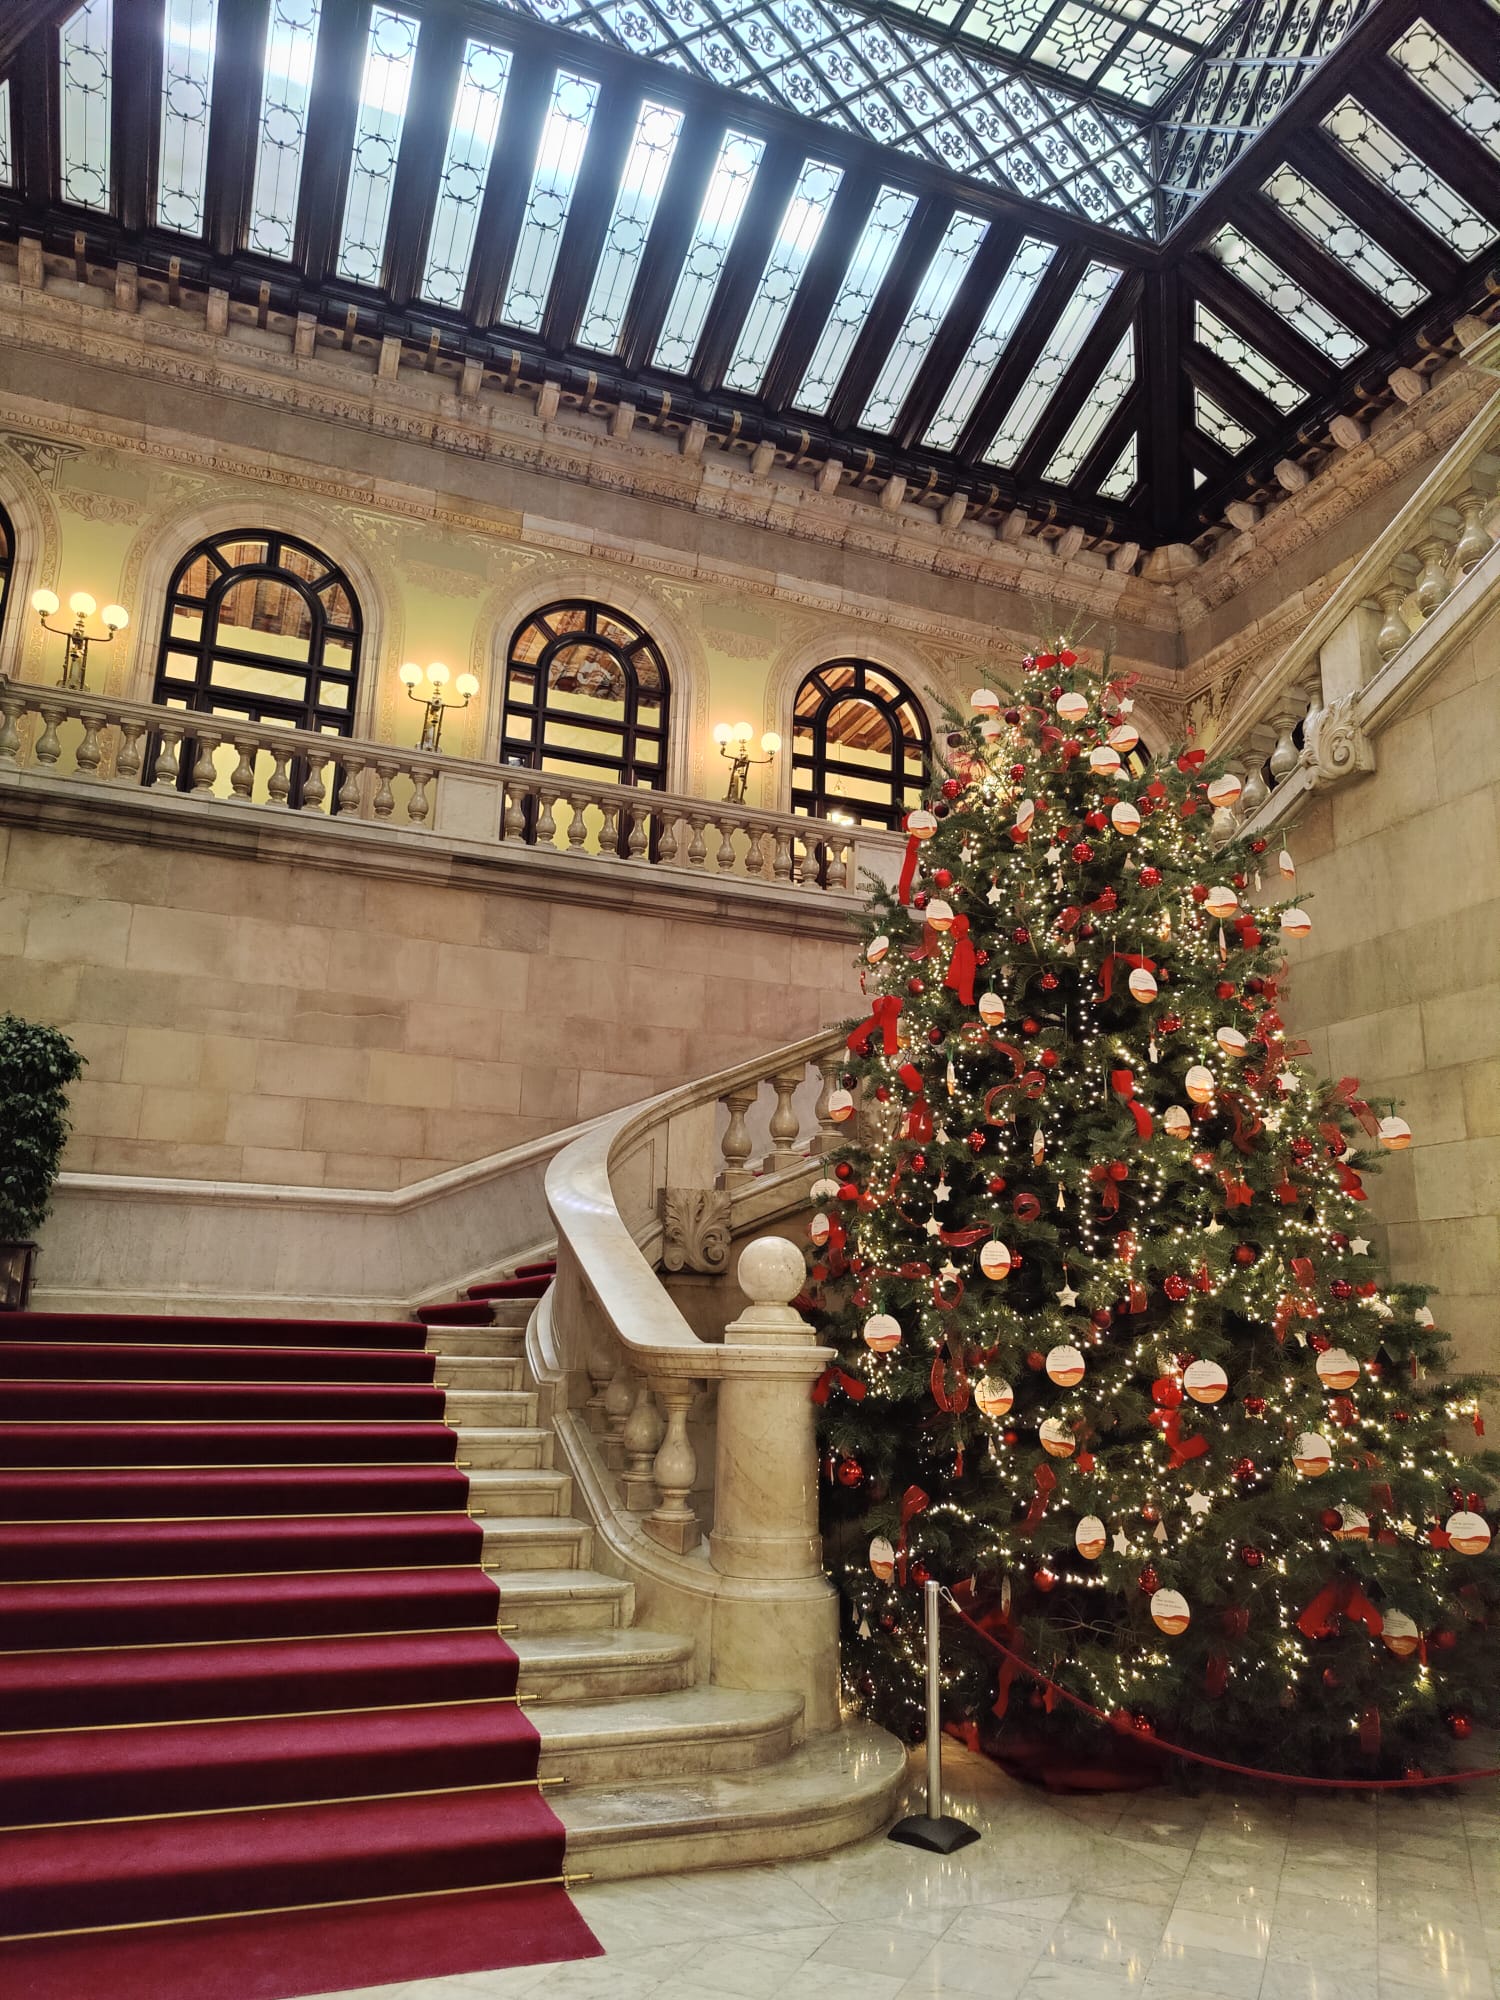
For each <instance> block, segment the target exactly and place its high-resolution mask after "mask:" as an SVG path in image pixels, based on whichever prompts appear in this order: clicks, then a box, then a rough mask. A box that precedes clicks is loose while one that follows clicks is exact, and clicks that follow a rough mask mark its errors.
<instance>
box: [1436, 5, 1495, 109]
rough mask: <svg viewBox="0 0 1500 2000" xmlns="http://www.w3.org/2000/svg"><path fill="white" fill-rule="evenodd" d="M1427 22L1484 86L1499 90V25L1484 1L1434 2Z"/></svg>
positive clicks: (1491, 9) (1493, 13)
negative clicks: (1487, 85)
mask: <svg viewBox="0 0 1500 2000" xmlns="http://www.w3.org/2000/svg"><path fill="white" fill-rule="evenodd" d="M1427 18H1428V19H1429V20H1430V21H1431V22H1432V24H1433V25H1434V26H1435V27H1436V29H1437V31H1438V33H1439V34H1440V35H1441V36H1442V38H1443V40H1444V41H1445V42H1447V43H1448V45H1449V46H1450V47H1451V48H1452V49H1454V50H1455V51H1456V53H1457V54H1459V55H1461V56H1462V57H1463V59H1464V61H1465V62H1466V63H1468V64H1469V65H1470V66H1471V67H1472V68H1474V69H1477V70H1478V72H1479V74H1480V75H1481V76H1482V77H1483V78H1484V80H1485V82H1486V83H1491V84H1493V85H1494V86H1495V88H1496V89H1497V90H1500V22H1497V20H1496V17H1495V10H1494V8H1493V7H1490V6H1489V5H1487V4H1486V0H1435V8H1434V11H1433V12H1432V13H1431V14H1429V15H1428V16H1427Z"/></svg>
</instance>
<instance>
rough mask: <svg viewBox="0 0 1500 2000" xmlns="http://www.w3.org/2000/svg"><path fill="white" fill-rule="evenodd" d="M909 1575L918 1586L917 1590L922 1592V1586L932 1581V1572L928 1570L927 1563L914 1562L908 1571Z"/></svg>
mask: <svg viewBox="0 0 1500 2000" xmlns="http://www.w3.org/2000/svg"><path fill="white" fill-rule="evenodd" d="M907 1575H908V1576H909V1577H910V1578H911V1580H912V1582H913V1583H914V1584H915V1585H916V1586H917V1589H918V1590H920V1589H921V1588H922V1585H923V1584H924V1583H927V1582H928V1581H929V1580H930V1579H931V1576H932V1571H931V1570H930V1569H928V1567H927V1565H926V1563H920V1562H914V1563H913V1564H912V1566H911V1568H910V1569H909V1570H908V1571H907Z"/></svg>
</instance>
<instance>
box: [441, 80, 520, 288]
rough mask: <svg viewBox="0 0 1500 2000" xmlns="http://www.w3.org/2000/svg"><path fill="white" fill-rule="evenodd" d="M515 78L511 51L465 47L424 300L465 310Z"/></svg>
mask: <svg viewBox="0 0 1500 2000" xmlns="http://www.w3.org/2000/svg"><path fill="white" fill-rule="evenodd" d="M509 76H510V51H509V49H497V48H492V47H491V46H490V44H489V43H488V42H475V41H470V42H466V43H465V44H464V61H463V68H462V70H461V71H460V73H459V79H458V90H457V92H456V94H455V96H454V99H453V122H452V124H451V125H450V126H449V127H448V144H447V146H446V148H445V149H444V152H443V170H442V173H441V175H440V176H439V179H438V197H437V207H436V209H435V210H434V212H433V217H432V228H431V230H430V232H429V233H428V237H427V266H426V269H425V270H424V271H423V273H422V296H423V297H424V298H428V299H431V300H432V301H433V303H434V304H435V305H440V306H461V305H462V304H463V302H464V292H465V290H466V289H467V287H468V282H469V261H470V259H471V258H472V257H473V255H474V238H475V235H476V234H477V232H478V229H479V208H480V203H481V202H482V201H483V200H484V186H485V182H486V181H487V180H488V179H489V173H490V160H491V158H492V156H493V154H494V151H495V134H496V133H497V132H498V131H499V130H500V112H501V109H502V108H503V106H504V103H505V85H506V82H507V79H508V78H509Z"/></svg>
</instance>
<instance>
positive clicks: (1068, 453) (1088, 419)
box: [1042, 325, 1136, 486]
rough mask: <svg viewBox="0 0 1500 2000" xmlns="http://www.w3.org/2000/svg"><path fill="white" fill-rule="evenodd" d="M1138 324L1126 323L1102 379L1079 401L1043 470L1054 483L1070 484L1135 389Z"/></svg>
mask: <svg viewBox="0 0 1500 2000" xmlns="http://www.w3.org/2000/svg"><path fill="white" fill-rule="evenodd" d="M1135 374H1136V353H1135V327H1134V325H1131V326H1127V327H1126V329H1125V331H1124V332H1123V333H1122V334H1121V335H1120V340H1119V345H1118V346H1117V347H1116V348H1115V351H1114V353H1113V354H1111V356H1110V357H1109V359H1108V361H1106V362H1105V364H1104V367H1103V369H1102V370H1101V371H1100V375H1099V379H1098V381H1097V382H1096V383H1095V384H1094V386H1093V388H1092V389H1090V391H1089V393H1088V394H1087V396H1085V397H1084V399H1083V401H1082V402H1081V403H1080V404H1079V406H1078V409H1077V412H1076V413H1075V415H1074V418H1073V421H1072V423H1070V424H1069V426H1068V428H1067V430H1066V431H1065V432H1064V433H1063V436H1062V440H1061V442H1060V443H1059V445H1058V447H1057V449H1056V451H1054V452H1053V454H1052V456H1051V458H1049V459H1048V461H1047V463H1046V465H1045V466H1044V467H1043V470H1042V478H1043V479H1044V480H1046V481H1047V482H1048V483H1049V484H1050V485H1053V486H1068V485H1071V484H1072V482H1073V480H1074V479H1076V478H1077V476H1078V474H1079V473H1080V472H1081V471H1082V469H1083V467H1084V465H1085V463H1086V462H1087V460H1088V458H1089V455H1090V453H1091V452H1092V451H1093V449H1094V447H1095V445H1096V444H1098V442H1099V440H1100V438H1101V437H1103V435H1104V433H1105V431H1106V430H1107V429H1108V427H1109V425H1110V424H1111V423H1112V422H1113V420H1114V418H1115V416H1116V415H1117V414H1118V412H1119V410H1120V408H1121V406H1122V405H1123V404H1124V401H1125V399H1126V397H1127V396H1128V395H1130V393H1131V391H1132V390H1133V389H1134V388H1135Z"/></svg>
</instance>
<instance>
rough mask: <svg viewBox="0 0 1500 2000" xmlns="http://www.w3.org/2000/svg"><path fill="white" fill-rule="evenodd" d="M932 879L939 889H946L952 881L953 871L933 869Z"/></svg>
mask: <svg viewBox="0 0 1500 2000" xmlns="http://www.w3.org/2000/svg"><path fill="white" fill-rule="evenodd" d="M932 879H933V881H934V882H936V883H937V885H938V887H939V888H940V889H946V888H947V887H948V886H949V884H950V883H951V882H952V880H953V871H952V869H950V868H938V869H935V870H934V871H933V877H932Z"/></svg>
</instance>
